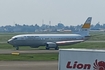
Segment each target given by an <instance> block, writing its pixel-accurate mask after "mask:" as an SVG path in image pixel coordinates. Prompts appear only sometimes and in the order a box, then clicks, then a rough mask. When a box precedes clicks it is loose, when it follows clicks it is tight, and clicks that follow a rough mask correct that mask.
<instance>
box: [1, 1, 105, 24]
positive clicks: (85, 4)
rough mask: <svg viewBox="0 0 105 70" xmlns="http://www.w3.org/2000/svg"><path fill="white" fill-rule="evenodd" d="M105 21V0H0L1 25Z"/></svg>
mask: <svg viewBox="0 0 105 70" xmlns="http://www.w3.org/2000/svg"><path fill="white" fill-rule="evenodd" d="M87 17H92V18H93V20H92V24H96V23H97V22H100V24H103V23H105V0H0V26H5V25H14V24H16V23H17V24H20V25H22V24H27V25H32V24H33V25H35V24H38V25H42V23H44V24H49V21H51V25H57V24H58V23H59V22H62V23H63V24H64V25H65V26H66V25H79V24H83V23H84V22H85V20H86V19H87Z"/></svg>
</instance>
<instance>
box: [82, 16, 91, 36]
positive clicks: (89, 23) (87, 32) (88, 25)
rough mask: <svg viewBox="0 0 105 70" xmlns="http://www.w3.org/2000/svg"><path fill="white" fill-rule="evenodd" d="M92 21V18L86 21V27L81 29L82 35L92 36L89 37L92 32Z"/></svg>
mask: <svg viewBox="0 0 105 70" xmlns="http://www.w3.org/2000/svg"><path fill="white" fill-rule="evenodd" d="M91 21H92V17H88V18H87V20H86V21H85V23H84V25H83V26H82V28H81V31H80V34H81V35H82V36H86V37H87V36H90V35H89V30H90V26H91Z"/></svg>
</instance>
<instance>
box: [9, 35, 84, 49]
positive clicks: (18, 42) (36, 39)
mask: <svg viewBox="0 0 105 70" xmlns="http://www.w3.org/2000/svg"><path fill="white" fill-rule="evenodd" d="M83 39H84V37H83V36H81V35H79V34H23V35H17V36H14V37H12V38H11V39H10V40H8V42H9V43H10V44H11V45H13V46H33V47H39V46H44V45H45V44H46V43H47V42H53V43H56V42H59V41H70V40H83Z"/></svg>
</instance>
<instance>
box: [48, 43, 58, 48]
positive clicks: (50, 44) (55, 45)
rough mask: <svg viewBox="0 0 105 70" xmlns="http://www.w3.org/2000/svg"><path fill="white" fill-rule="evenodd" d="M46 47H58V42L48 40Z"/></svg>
mask: <svg viewBox="0 0 105 70" xmlns="http://www.w3.org/2000/svg"><path fill="white" fill-rule="evenodd" d="M46 47H49V48H55V47H57V44H56V43H54V42H47V45H46Z"/></svg>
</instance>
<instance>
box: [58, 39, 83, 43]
mask: <svg viewBox="0 0 105 70" xmlns="http://www.w3.org/2000/svg"><path fill="white" fill-rule="evenodd" d="M83 41H84V40H71V41H58V42H56V43H57V44H66V43H79V42H83Z"/></svg>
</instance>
